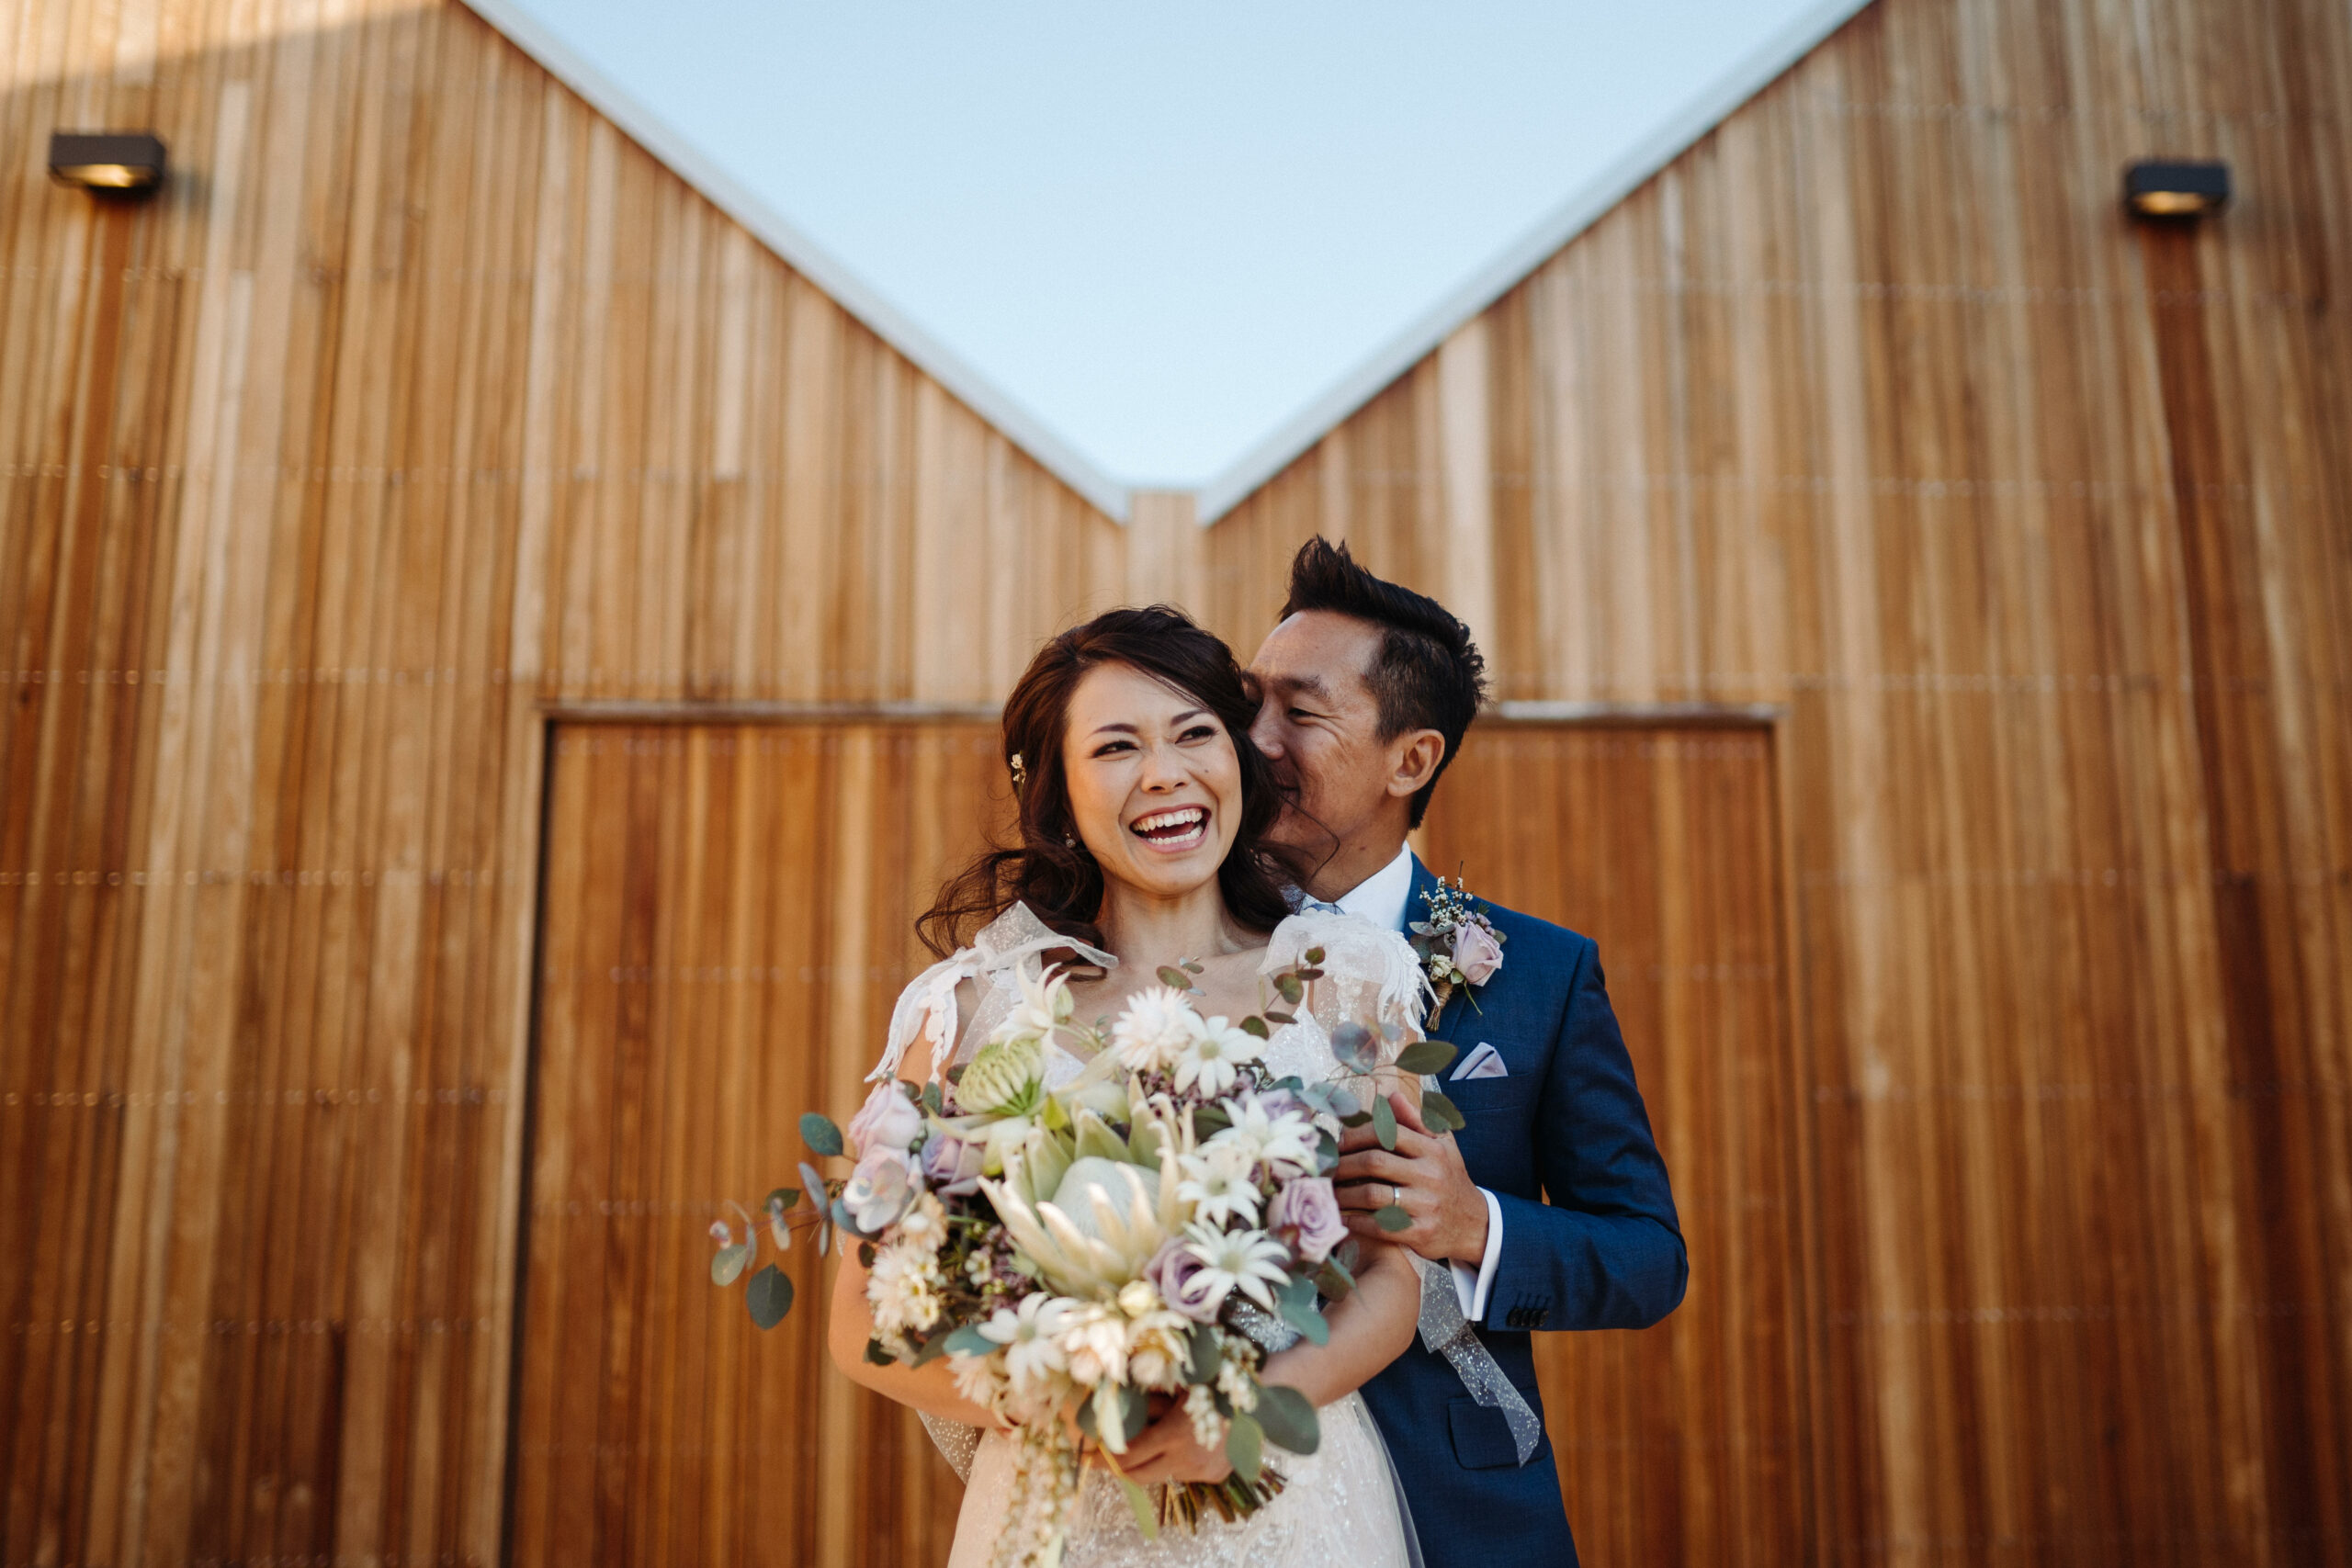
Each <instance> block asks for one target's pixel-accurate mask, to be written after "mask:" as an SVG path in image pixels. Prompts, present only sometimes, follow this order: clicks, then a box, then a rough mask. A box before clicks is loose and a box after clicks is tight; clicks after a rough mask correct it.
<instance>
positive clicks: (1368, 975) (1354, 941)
mask: <svg viewBox="0 0 2352 1568" xmlns="http://www.w3.org/2000/svg"><path fill="white" fill-rule="evenodd" d="M1317 947H1319V948H1321V949H1322V950H1323V962H1322V964H1321V965H1320V967H1321V968H1322V970H1323V979H1322V981H1321V982H1319V983H1317V986H1316V987H1315V989H1316V993H1317V995H1316V1006H1315V1013H1316V1018H1317V1021H1318V1022H1320V1023H1321V1024H1322V1025H1323V1026H1324V1027H1325V1028H1326V1029H1331V1028H1335V1027H1337V1026H1338V1025H1339V1024H1340V1023H1343V1022H1346V1021H1351V1020H1352V1021H1358V1022H1362V1021H1364V1020H1366V1019H1373V1018H1376V1019H1378V1020H1379V1021H1381V1022H1383V1023H1394V1024H1396V1025H1397V1026H1398V1027H1400V1028H1403V1029H1407V1030H1410V1031H1411V1032H1413V1033H1415V1034H1416V1035H1418V1034H1419V1032H1420V1029H1421V1024H1422V1021H1424V1020H1425V1019H1427V1018H1428V1017H1429V1010H1430V1004H1431V1003H1432V1002H1434V1001H1435V1000H1436V999H1437V993H1436V992H1435V991H1434V990H1432V989H1431V988H1430V979H1429V976H1427V975H1425V974H1423V973H1422V972H1421V964H1420V960H1419V958H1418V957H1416V956H1415V955H1414V953H1413V948H1412V944H1411V943H1409V942H1407V941H1406V940H1405V939H1404V938H1403V937H1401V936H1399V935H1397V933H1396V932H1395V931H1384V930H1382V929H1381V928H1380V927H1378V926H1375V925H1374V924H1373V923H1372V922H1371V921H1370V920H1365V919H1358V918H1357V917H1355V916H1353V915H1340V914H1327V913H1323V912H1321V911H1313V912H1308V913H1305V914H1297V915H1293V916H1291V917H1290V918H1289V919H1286V920H1284V921H1283V923H1282V924H1281V925H1278V926H1276V927H1275V928H1274V934H1273V935H1272V937H1271V938H1269V939H1268V940H1267V942H1266V956H1265V958H1264V959H1263V960H1262V961H1261V963H1260V964H1259V965H1258V973H1259V974H1261V975H1272V974H1273V973H1274V972H1275V971H1276V970H1279V969H1286V968H1288V967H1290V966H1291V965H1292V964H1297V963H1299V962H1301V960H1303V959H1304V958H1305V956H1306V953H1307V952H1308V950H1310V949H1312V948H1317ZM1327 1014H1328V1016H1326V1015H1327Z"/></svg>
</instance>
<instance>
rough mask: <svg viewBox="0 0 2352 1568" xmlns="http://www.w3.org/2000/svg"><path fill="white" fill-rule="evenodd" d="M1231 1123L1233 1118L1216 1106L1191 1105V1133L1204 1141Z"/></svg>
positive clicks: (1222, 1130)
mask: <svg viewBox="0 0 2352 1568" xmlns="http://www.w3.org/2000/svg"><path fill="white" fill-rule="evenodd" d="M1232 1125H1233V1118H1232V1117H1231V1116H1229V1115H1227V1113H1226V1112H1225V1111H1224V1110H1223V1109H1222V1108H1220V1107H1218V1106H1216V1105H1195V1106H1194V1107H1193V1134H1194V1135H1195V1136H1196V1137H1199V1138H1201V1139H1203V1140H1204V1141H1205V1140H1206V1139H1207V1138H1209V1137H1210V1136H1211V1135H1212V1134H1217V1133H1222V1132H1224V1131H1225V1130H1226V1129H1227V1127H1230V1126H1232Z"/></svg>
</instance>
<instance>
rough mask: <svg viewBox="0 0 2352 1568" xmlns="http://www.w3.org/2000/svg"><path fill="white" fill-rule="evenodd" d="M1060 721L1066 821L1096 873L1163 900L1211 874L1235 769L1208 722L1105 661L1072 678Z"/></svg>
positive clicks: (1236, 799) (1199, 708) (1204, 711)
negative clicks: (1065, 715) (1063, 725)
mask: <svg viewBox="0 0 2352 1568" xmlns="http://www.w3.org/2000/svg"><path fill="white" fill-rule="evenodd" d="M1062 766H1063V773H1064V776H1065V777H1066V778H1067V779H1068V780H1069V805H1070V814H1071V816H1072V817H1073V818H1075V819H1076V821H1077V824H1078V835H1079V837H1080V838H1081V839H1083V840H1085V841H1086V847H1087V850H1088V851H1089V852H1091V854H1092V855H1093V856H1094V859H1095V862H1096V863H1098V864H1099V865H1101V866H1102V868H1103V875H1104V876H1105V877H1107V878H1109V879H1110V880H1112V881H1114V882H1124V883H1127V884H1130V885H1131V886H1136V887H1137V888H1140V889H1142V890H1143V891H1145V892H1148V893H1156V894H1159V895H1161V896H1163V897H1168V896H1173V895H1176V894H1181V893H1189V892H1191V891H1192V890H1193V889H1194V888H1196V887H1198V886H1201V885H1202V884H1203V883H1204V882H1206V881H1208V880H1210V879H1211V878H1212V877H1214V876H1216V871H1217V867H1218V866H1220V865H1222V864H1224V863H1225V856H1226V852H1227V850H1230V849H1231V848H1232V847H1233V836H1234V834H1235V833H1236V832H1238V830H1239V829H1240V826H1241V763H1240V761H1239V759H1238V758H1237V757H1236V756H1235V755H1234V750H1233V737H1232V736H1230V735H1228V734H1227V732H1226V728H1225V725H1224V724H1223V722H1221V721H1220V720H1219V719H1218V718H1217V716H1216V714H1215V713H1213V712H1211V711H1210V710H1209V709H1208V708H1206V707H1204V706H1203V705H1201V703H1200V702H1199V701H1198V700H1197V699H1195V698H1193V697H1190V696H1187V695H1185V694H1183V693H1182V692H1178V691H1173V690H1171V689H1170V688H1169V687H1167V686H1163V685H1161V684H1160V683H1159V682H1157V681H1155V680H1153V679H1152V678H1151V677H1150V676H1148V675H1146V674H1144V673H1143V672H1142V671H1138V670H1136V669H1134V668H1133V667H1131V666H1128V665H1125V664H1104V665H1099V666H1097V667H1096V668H1094V669H1092V670H1090V671H1087V672H1086V674H1085V675H1083V676H1082V677H1080V680H1079V682H1078V689H1077V690H1076V691H1075V692H1073V693H1072V694H1070V703H1069V727H1068V728H1067V729H1066V730H1065V732H1064V735H1063V739H1062Z"/></svg>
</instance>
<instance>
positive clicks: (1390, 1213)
mask: <svg viewBox="0 0 2352 1568" xmlns="http://www.w3.org/2000/svg"><path fill="white" fill-rule="evenodd" d="M1372 1218H1373V1223H1374V1224H1377V1225H1378V1226H1379V1227H1380V1228H1381V1229H1382V1230H1385V1231H1391V1232H1394V1231H1401V1230H1409V1229H1410V1228H1411V1227H1412V1224H1413V1216H1412V1215H1410V1214H1408V1213H1406V1212H1405V1211H1404V1210H1403V1209H1401V1208H1399V1207H1397V1205H1396V1204H1394V1203H1391V1204H1389V1205H1388V1207H1386V1208H1385V1209H1375V1210H1374V1211H1373V1215H1372Z"/></svg>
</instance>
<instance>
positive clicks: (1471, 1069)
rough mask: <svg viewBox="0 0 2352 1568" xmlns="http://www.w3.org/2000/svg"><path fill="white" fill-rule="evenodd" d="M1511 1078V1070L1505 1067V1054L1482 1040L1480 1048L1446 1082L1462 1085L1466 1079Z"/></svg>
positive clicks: (1451, 1073) (1449, 1075)
mask: <svg viewBox="0 0 2352 1568" xmlns="http://www.w3.org/2000/svg"><path fill="white" fill-rule="evenodd" d="M1507 1077H1510V1068H1509V1067H1506V1066H1503V1054H1502V1053H1501V1052H1500V1051H1498V1050H1496V1049H1495V1048H1494V1047H1493V1046H1492V1045H1489V1044H1487V1043H1486V1042H1485V1041H1483V1040H1481V1041H1480V1042H1478V1048H1477V1049H1476V1050H1475V1051H1473V1052H1471V1053H1470V1055H1469V1057H1468V1059H1467V1060H1465V1061H1464V1063H1463V1064H1462V1065H1461V1066H1458V1067H1456V1068H1454V1069H1453V1071H1452V1072H1450V1073H1448V1074H1447V1075H1446V1081H1447V1082H1449V1083H1460V1082H1461V1081H1462V1080H1463V1079H1464V1078H1507Z"/></svg>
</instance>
